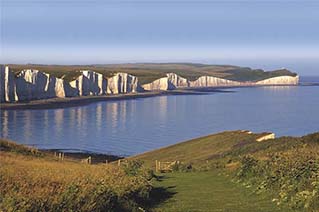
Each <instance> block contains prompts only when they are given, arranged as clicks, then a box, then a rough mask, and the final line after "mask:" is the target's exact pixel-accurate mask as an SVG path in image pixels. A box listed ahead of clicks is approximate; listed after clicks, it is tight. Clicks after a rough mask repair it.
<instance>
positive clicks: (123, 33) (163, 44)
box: [0, 0, 319, 75]
mask: <svg viewBox="0 0 319 212" xmlns="http://www.w3.org/2000/svg"><path fill="white" fill-rule="evenodd" d="M0 2H1V58H0V59H1V61H0V62H2V63H46V64H53V63H54V64H95V63H123V62H175V61H176V62H203V63H211V64H235V65H243V66H252V67H261V68H265V69H274V68H280V67H287V68H290V69H293V70H295V71H298V72H301V74H304V75H316V74H317V73H318V74H317V75H319V68H318V67H319V62H318V61H319V27H318V26H319V12H318V11H319V1H307V0H306V1H301V0H300V1H292V0H286V1H284V0H279V1H266V0H259V1H258V0H245V1H241V0H226V1H216V0H211V1H209V0H205V1H195V0H175V1H166V0H149V1H144V0H121V1H115V0H112V1H111V0H107V1H102V0H91V1H90V0H79V1H75V0H56V1H53V0H41V1H40V0H0ZM317 70H318V72H317Z"/></svg>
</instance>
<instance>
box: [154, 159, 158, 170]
mask: <svg viewBox="0 0 319 212" xmlns="http://www.w3.org/2000/svg"><path fill="white" fill-rule="evenodd" d="M155 172H158V167H157V160H155Z"/></svg>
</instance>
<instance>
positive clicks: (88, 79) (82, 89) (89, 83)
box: [69, 70, 107, 96]
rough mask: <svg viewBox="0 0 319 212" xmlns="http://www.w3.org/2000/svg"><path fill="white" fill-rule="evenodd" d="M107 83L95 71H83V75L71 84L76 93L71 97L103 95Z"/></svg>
mask: <svg viewBox="0 0 319 212" xmlns="http://www.w3.org/2000/svg"><path fill="white" fill-rule="evenodd" d="M106 85H107V81H106V79H104V77H103V75H102V74H100V73H96V72H94V71H89V70H85V71H81V75H80V76H79V77H78V78H77V79H76V80H73V81H71V82H70V86H71V87H72V88H73V89H74V91H75V92H69V93H70V95H71V96H88V95H103V94H105V91H106Z"/></svg>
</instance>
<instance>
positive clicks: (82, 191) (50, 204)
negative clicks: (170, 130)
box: [0, 131, 319, 212]
mask: <svg viewBox="0 0 319 212" xmlns="http://www.w3.org/2000/svg"><path fill="white" fill-rule="evenodd" d="M265 135H268V133H258V134H254V133H249V132H247V131H228V132H222V133H218V134H213V135H209V136H205V137H201V138H197V139H193V140H190V141H186V142H182V143H179V144H175V145H172V146H168V147H164V148H161V149H158V150H154V151H150V152H146V153H143V154H140V155H136V156H132V157H129V158H127V162H123V163H122V165H121V166H120V167H118V166H117V162H116V163H111V164H105V163H104V164H101V163H100V164H96V165H88V164H82V163H79V162H78V161H74V160H71V159H66V160H64V161H60V160H58V159H57V158H56V157H53V156H52V154H51V155H50V154H47V153H45V152H40V151H37V150H36V149H32V148H27V147H24V146H22V145H17V144H14V143H12V142H10V141H6V140H1V141H0V158H1V166H0V179H1V180H0V190H1V192H0V210H3V211H10V210H11V211H18V210H21V211H63V210H64V211H71V210H73V211H142V210H144V209H141V208H140V209H139V207H142V208H146V209H147V211H174V212H175V211H245V212H246V211H252V212H255V211H265V212H268V211H285V212H286V211H318V209H319V193H318V191H319V154H318V152H319V151H318V150H319V133H314V134H310V135H306V136H302V137H280V138H276V139H269V140H264V141H260V142H257V139H259V138H261V137H264V136H265ZM155 160H158V161H162V162H173V161H180V163H179V164H175V165H173V166H172V168H173V172H171V173H157V177H156V178H155V179H154V178H153V179H152V180H151V181H150V179H151V178H152V172H150V171H149V168H152V169H155ZM156 179H157V180H156ZM31 194H32V195H31Z"/></svg>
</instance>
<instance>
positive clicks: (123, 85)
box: [106, 73, 143, 94]
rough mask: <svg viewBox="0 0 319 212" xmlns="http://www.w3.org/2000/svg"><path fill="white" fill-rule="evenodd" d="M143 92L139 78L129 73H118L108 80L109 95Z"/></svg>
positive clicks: (107, 90) (107, 91)
mask: <svg viewBox="0 0 319 212" xmlns="http://www.w3.org/2000/svg"><path fill="white" fill-rule="evenodd" d="M142 90H143V89H142V88H141V86H140V85H139V83H138V79H137V77H135V76H132V75H130V74H127V73H117V74H115V75H114V76H113V77H111V78H108V79H107V89H106V93H107V94H120V93H131V92H132V93H135V92H138V91H142Z"/></svg>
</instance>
